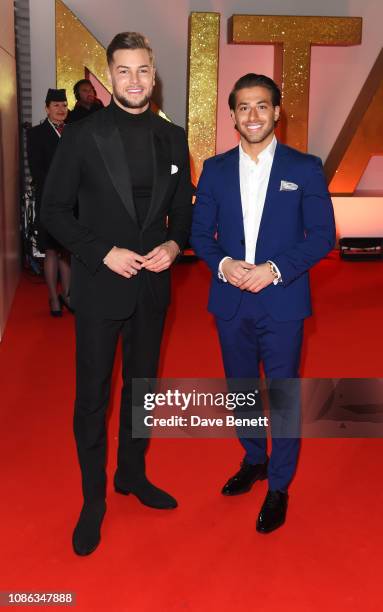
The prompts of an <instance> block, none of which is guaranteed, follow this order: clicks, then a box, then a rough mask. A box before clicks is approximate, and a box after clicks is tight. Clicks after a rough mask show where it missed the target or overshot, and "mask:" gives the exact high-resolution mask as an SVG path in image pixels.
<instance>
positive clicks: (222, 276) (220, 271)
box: [218, 255, 233, 283]
mask: <svg viewBox="0 0 383 612" xmlns="http://www.w3.org/2000/svg"><path fill="white" fill-rule="evenodd" d="M225 259H233V258H232V257H229V256H228V255H226V257H223V258H222V259H221V261H220V262H219V266H218V278H219V280H221V281H223V282H224V283H227V278H226V276H225V275H224V273H223V272H222V264H223V262H224V261H225Z"/></svg>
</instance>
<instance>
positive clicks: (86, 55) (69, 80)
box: [56, 0, 111, 108]
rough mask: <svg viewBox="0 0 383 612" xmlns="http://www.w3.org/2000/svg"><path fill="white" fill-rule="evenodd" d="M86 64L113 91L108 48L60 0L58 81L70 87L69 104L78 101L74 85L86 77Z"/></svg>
mask: <svg viewBox="0 0 383 612" xmlns="http://www.w3.org/2000/svg"><path fill="white" fill-rule="evenodd" d="M85 68H87V69H88V70H89V71H90V72H91V73H92V74H94V76H95V77H96V78H97V79H98V80H99V81H100V83H101V84H102V85H103V86H104V87H105V88H106V89H107V90H108V91H111V88H110V84H109V81H108V78H107V75H106V57H105V48H104V47H103V46H102V45H101V44H100V43H99V42H98V41H97V40H96V39H95V37H94V36H93V35H92V34H91V33H90V32H89V30H87V28H86V27H85V26H84V25H83V24H82V23H81V21H80V20H79V19H77V17H76V15H74V14H73V13H72V11H71V10H70V9H68V8H67V7H66V6H65V4H64V3H63V2H62V1H61V0H56V81H57V87H58V88H59V89H61V88H63V89H66V93H67V98H68V106H69V108H72V107H73V106H74V105H75V103H76V100H75V97H74V95H73V85H74V84H75V83H76V81H79V80H80V79H83V78H84V77H85Z"/></svg>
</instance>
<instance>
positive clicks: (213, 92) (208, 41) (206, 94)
mask: <svg viewBox="0 0 383 612" xmlns="http://www.w3.org/2000/svg"><path fill="white" fill-rule="evenodd" d="M219 22H220V15H219V13H192V14H191V17H190V34H189V45H190V47H189V100H188V138H189V146H190V154H191V158H192V176H193V182H194V183H196V182H197V181H198V178H199V176H200V174H201V170H202V164H203V162H204V160H205V159H206V158H207V157H211V156H212V155H214V154H215V141H216V131H217V128H216V122H217V89H218V51H219Z"/></svg>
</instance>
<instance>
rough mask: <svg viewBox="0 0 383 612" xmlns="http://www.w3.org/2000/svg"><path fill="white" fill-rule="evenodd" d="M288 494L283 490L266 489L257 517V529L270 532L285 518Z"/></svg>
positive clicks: (281, 523) (260, 531)
mask: <svg viewBox="0 0 383 612" xmlns="http://www.w3.org/2000/svg"><path fill="white" fill-rule="evenodd" d="M287 501H288V495H287V493H285V492H283V491H268V492H267V495H266V499H265V501H264V502H263V506H262V508H261V511H260V513H259V515H258V519H257V531H259V533H270V531H274V529H278V527H281V525H283V523H284V522H285V519H286V512H287Z"/></svg>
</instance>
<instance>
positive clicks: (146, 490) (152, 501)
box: [114, 478, 178, 510]
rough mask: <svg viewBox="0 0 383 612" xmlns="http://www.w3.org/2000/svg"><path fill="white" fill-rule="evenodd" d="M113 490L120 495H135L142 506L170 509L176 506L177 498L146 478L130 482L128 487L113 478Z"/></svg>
mask: <svg viewBox="0 0 383 612" xmlns="http://www.w3.org/2000/svg"><path fill="white" fill-rule="evenodd" d="M114 490H115V491H116V493H121V495H129V494H130V493H131V494H132V495H135V496H136V497H137V499H139V501H140V502H141V503H142V504H144V506H149V508H156V509H157V510H171V509H173V508H177V506H178V504H177V500H176V499H174V497H172V496H171V495H169V493H166V491H163V490H162V489H159V488H158V487H155V486H154V485H153V484H152V483H151V482H149V480H147V478H144V479H142V480H139V481H137V482H136V483H134V484H131V485H130V486H129V487H123V486H121V485H120V484H118V482H117V480H116V479H114Z"/></svg>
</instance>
